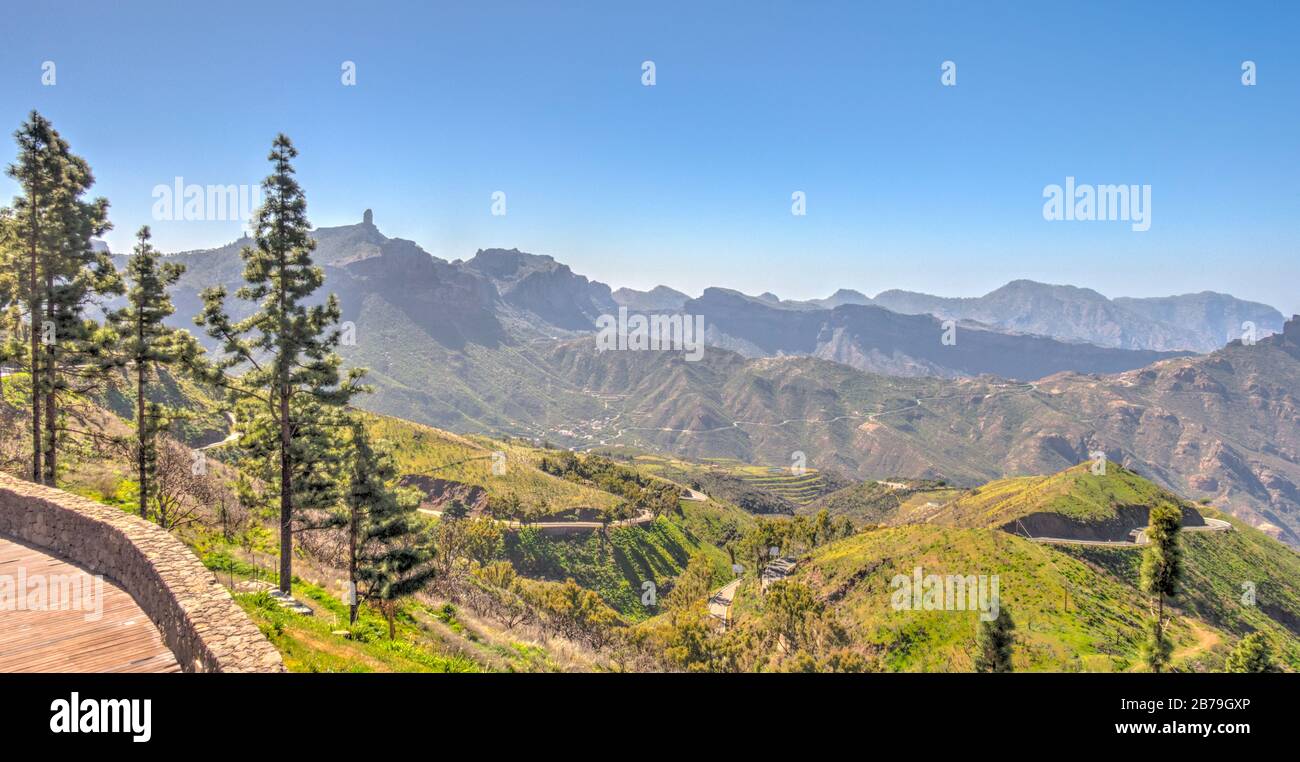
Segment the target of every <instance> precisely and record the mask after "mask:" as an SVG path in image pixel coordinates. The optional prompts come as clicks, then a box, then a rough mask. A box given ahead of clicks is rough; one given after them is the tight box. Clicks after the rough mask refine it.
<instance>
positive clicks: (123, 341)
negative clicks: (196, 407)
mask: <svg viewBox="0 0 1300 762" xmlns="http://www.w3.org/2000/svg"><path fill="white" fill-rule="evenodd" d="M149 240H150V233H149V227H148V226H147V225H146V226H144V227H141V228H140V231H139V232H138V233H136V245H135V251H134V252H133V253H132V255H131V258H130V260H129V262H128V263H127V277H128V278H129V279H130V281H131V288H130V290H129V291H128V292H127V306H126V307H123V308H122V309H121V310H118V311H117V312H115V313H113V314H111V315H110V316H109V318H110V320H111V322H112V323H113V325H114V327H115V328H116V329H117V332H118V335H119V337H120V343H119V349H118V351H119V353H120V355H119V356H120V358H121V360H120V361H121V362H122V363H123V364H125V365H126V366H127V367H128V370H129V371H130V373H131V375H132V376H133V378H134V381H135V433H136V443H135V444H136V446H135V466H136V473H137V474H138V478H139V480H140V517H141V518H144V519H147V518H149V500H150V498H151V497H152V494H153V481H154V475H155V472H156V469H157V465H158V434H159V433H160V432H161V431H162V430H163V429H164V428H165V426H166V423H167V419H168V414H167V412H166V410H165V409H164V407H163V406H162V405H160V404H158V403H156V402H152V401H150V400H149V395H148V390H149V384H150V383H151V381H152V380H153V378H154V377H155V376H156V374H157V372H158V369H159V368H160V367H164V366H171V365H175V364H177V363H178V362H179V361H181V360H182V359H185V358H193V357H195V356H197V354H198V349H197V345H196V342H195V341H194V339H193V337H192V336H191V335H190V334H189V333H188V332H185V331H177V330H175V329H173V328H169V327H167V326H166V325H165V324H164V323H163V321H164V320H166V319H167V318H168V317H169V316H170V315H171V314H172V313H173V312H175V308H174V307H173V306H172V301H171V297H170V296H169V295H168V293H167V289H168V287H170V286H172V285H174V284H175V283H176V281H178V280H179V279H180V277H181V275H182V274H183V273H184V272H185V266H184V265H182V264H180V263H177V262H163V261H162V258H161V255H160V254H159V253H158V251H157V250H155V249H154V248H153V245H152V244H150V242H149Z"/></svg>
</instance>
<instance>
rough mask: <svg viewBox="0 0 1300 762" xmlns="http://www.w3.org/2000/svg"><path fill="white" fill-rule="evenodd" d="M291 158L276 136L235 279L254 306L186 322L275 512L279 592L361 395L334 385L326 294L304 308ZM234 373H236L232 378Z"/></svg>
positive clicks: (304, 260) (307, 255)
mask: <svg viewBox="0 0 1300 762" xmlns="http://www.w3.org/2000/svg"><path fill="white" fill-rule="evenodd" d="M297 155H298V152H297V151H296V150H295V149H294V147H293V144H292V143H291V142H290V141H289V138H288V137H286V136H284V135H279V136H277V137H276V139H275V142H274V143H273V144H272V147H271V153H270V155H269V156H268V159H269V160H270V162H271V164H272V167H273V169H272V173H271V174H270V175H269V176H268V177H267V178H266V179H265V180H264V181H263V182H262V190H263V197H264V198H265V199H266V201H265V203H264V204H263V206H262V207H261V208H260V209H258V211H257V215H256V218H255V219H254V223H253V227H254V231H253V245H252V246H246V247H244V249H243V250H242V251H241V252H240V255H241V257H242V258H243V260H244V281H245V285H244V286H243V287H241V288H240V289H239V290H238V291H237V292H236V293H235V296H236V298H238V299H242V300H246V301H254V302H257V303H258V304H257V309H256V310H255V311H254V312H253V314H251V315H249V316H248V317H247V318H244V319H243V320H240V321H238V322H236V321H233V320H232V319H231V317H230V316H229V314H228V313H227V310H226V303H225V302H226V290H225V288H223V287H220V286H218V287H214V288H210V289H207V290H205V291H204V292H203V301H204V308H203V313H202V314H201V315H199V316H198V317H197V318H195V320H196V322H197V323H198V324H199V325H201V326H203V327H204V328H205V330H206V332H207V334H208V335H209V336H211V337H213V338H214V339H217V340H218V341H220V342H221V355H222V356H221V358H220V359H219V361H218V362H217V364H216V368H215V371H216V373H215V374H214V375H213V376H212V377H211V380H212V382H213V383H215V384H217V385H219V386H221V387H224V388H225V389H226V390H227V392H228V393H229V395H230V398H231V401H232V402H234V403H235V414H236V420H237V426H238V427H239V429H238V430H239V431H240V432H241V437H240V444H241V446H243V447H245V448H247V449H248V450H249V452H250V454H251V455H252V456H253V458H254V460H255V461H256V462H258V463H259V464H260V468H259V470H260V472H261V476H262V477H263V478H264V480H265V481H266V483H267V484H268V486H269V490H270V493H271V495H272V496H273V497H278V499H279V508H280V590H281V591H282V592H284V593H285V594H288V593H289V592H290V588H291V585H292V579H293V531H294V530H293V522H294V518H295V514H296V513H298V512H301V511H306V510H327V509H328V508H329V507H330V506H331V505H333V504H334V502H335V500H336V495H335V494H333V493H334V487H333V484H334V482H333V479H332V478H331V473H330V469H331V466H330V464H329V463H328V461H329V460H330V459H331V458H333V457H335V456H336V454H335V453H332V452H331V447H332V446H333V443H334V441H335V437H334V436H333V435H332V433H331V432H330V431H329V430H330V428H331V427H333V426H337V425H339V421H338V414H339V411H340V410H341V409H342V406H344V405H345V404H346V403H347V402H348V400H349V399H351V397H352V395H353V394H355V393H356V392H358V391H361V387H360V386H359V383H360V378H361V376H362V374H363V372H362V371H360V370H353V371H351V372H349V373H348V375H347V377H346V379H342V380H341V374H340V371H339V365H340V363H341V360H340V358H339V356H338V354H336V353H335V349H336V348H337V347H338V344H339V330H338V328H337V325H338V322H339V305H338V299H337V298H336V297H335V296H334V295H333V294H331V295H330V296H329V297H328V298H327V299H326V300H325V302H324V303H323V304H316V305H308V300H309V299H310V297H311V296H312V295H313V294H314V293H315V292H316V290H317V289H318V288H320V286H321V285H322V284H323V283H324V280H325V275H324V273H323V272H322V271H321V269H320V268H319V267H317V266H315V265H314V264H313V263H312V259H311V253H312V250H313V249H315V247H316V243H315V241H314V240H312V238H311V236H310V234H309V231H310V226H309V225H308V223H307V201H306V198H305V197H304V195H303V192H302V188H301V187H300V186H299V185H298V182H297V180H295V179H294V169H293V165H292V164H291V162H292V160H293V158H294V157H295V156H297ZM236 369H240V370H243V371H244V372H243V374H242V375H240V376H234V375H232V374H231V372H232V371H234V370H236Z"/></svg>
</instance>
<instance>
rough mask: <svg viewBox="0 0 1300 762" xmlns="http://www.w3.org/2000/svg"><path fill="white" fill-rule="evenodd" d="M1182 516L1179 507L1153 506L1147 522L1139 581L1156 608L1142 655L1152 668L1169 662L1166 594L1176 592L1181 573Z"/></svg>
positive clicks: (1155, 668)
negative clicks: (1146, 540) (1145, 542)
mask: <svg viewBox="0 0 1300 762" xmlns="http://www.w3.org/2000/svg"><path fill="white" fill-rule="evenodd" d="M1182 518H1183V515H1182V511H1181V510H1179V508H1178V507H1177V506H1174V505H1160V506H1156V507H1155V508H1153V509H1151V514H1150V518H1149V524H1150V526H1148V527H1147V530H1146V535H1147V538H1148V539H1149V541H1150V543H1151V544H1150V545H1148V546H1147V549H1146V551H1145V552H1144V553H1143V554H1142V567H1141V570H1140V583H1141V587H1142V592H1144V593H1146V594H1147V595H1149V596H1151V597H1152V603H1153V606H1154V609H1155V610H1154V611H1153V612H1152V619H1151V620H1150V621H1149V622H1148V624H1147V636H1146V641H1145V642H1144V643H1143V646H1142V656H1143V660H1144V661H1145V662H1146V664H1147V666H1148V667H1149V668H1150V669H1151V671H1152V672H1159V671H1161V670H1162V669H1164V668H1165V667H1166V666H1168V664H1169V657H1170V654H1171V653H1172V652H1173V644H1172V643H1170V641H1169V635H1168V633H1167V632H1166V631H1165V630H1166V628H1165V597H1166V596H1170V597H1172V596H1174V595H1176V594H1177V592H1178V581H1179V579H1180V578H1181V577H1182V573H1183V571H1182V550H1181V549H1180V548H1179V547H1178V530H1179V527H1180V526H1181V524H1182Z"/></svg>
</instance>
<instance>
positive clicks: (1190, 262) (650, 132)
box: [0, 0, 1300, 314]
mask: <svg viewBox="0 0 1300 762" xmlns="http://www.w3.org/2000/svg"><path fill="white" fill-rule="evenodd" d="M1046 6H1050V7H1046ZM1138 6H1139V4H1136V3H1131V2H1123V3H1113V4H1110V3H1087V4H1070V3H1050V4H1047V3H1029V2H1025V3H996V2H961V3H935V4H931V3H917V2H908V3H898V2H890V3H868V2H845V3H816V2H799V3H795V2H790V3H762V2H752V1H751V2H744V3H724V2H718V1H716V0H695V2H688V3H680V4H678V3H673V2H661V1H658V0H656V1H655V2H639V3H622V2H591V3H581V4H576V3H556V2H546V3H543V2H534V3H513V2H486V3H485V2H474V3H468V2H466V3H434V2H422V3H410V4H386V3H372V2H348V3H334V4H331V3H323V2H312V3H302V4H296V3H293V4H291V3H278V2H273V1H271V0H262V1H261V2H256V3H242V2H218V3H203V4H185V6H184V8H185V11H184V13H183V14H182V13H181V12H179V11H178V10H177V9H178V8H179V7H180V6H177V5H176V4H175V3H173V2H168V3H144V2H135V3H104V2H98V1H95V2H85V3H51V2H42V3H37V4H28V3H6V8H5V10H4V19H3V25H2V26H0V127H2V128H3V129H4V131H5V132H12V131H13V129H15V128H17V127H18V125H19V123H20V122H21V121H22V120H23V118H24V117H25V115H26V114H27V112H28V111H29V110H31V109H33V108H35V109H38V110H39V111H41V112H42V113H43V114H45V115H46V116H47V117H49V118H50V119H51V120H52V121H53V122H54V124H55V126H56V128H58V129H59V130H60V131H61V132H62V133H63V134H64V136H65V137H67V138H68V139H69V140H70V142H71V143H72V146H73V149H74V150H75V151H77V152H78V153H80V154H81V155H83V156H85V157H86V158H87V159H88V160H89V161H90V163H91V165H92V167H93V168H94V170H95V173H96V176H97V178H98V180H99V182H98V184H97V186H96V190H97V192H98V193H99V194H102V195H105V196H107V197H108V198H109V199H110V201H111V202H112V205H113V220H114V222H115V224H116V229H115V230H114V231H113V232H112V233H111V234H110V235H109V241H110V244H111V245H112V246H113V248H114V249H115V250H123V249H126V248H129V241H130V239H131V237H132V235H133V233H134V231H135V229H136V228H137V227H139V225H141V224H144V223H148V224H151V225H152V226H153V228H154V233H155V239H156V242H157V243H158V245H159V246H160V247H161V248H163V249H164V250H168V251H174V250H182V249H190V248H199V247H207V246H213V245H218V244H221V243H224V242H227V241H229V240H232V239H233V238H235V237H236V236H237V234H238V230H239V227H240V223H238V222H193V221H190V222H183V221H182V222H167V221H158V220H154V219H153V218H152V217H153V215H152V209H153V205H154V201H155V199H154V197H153V195H152V192H153V189H154V187H155V186H157V185H160V184H162V185H171V184H172V183H173V182H174V178H176V177H178V176H179V177H183V178H184V180H185V182H187V183H198V184H201V185H210V184H212V185H215V184H222V185H226V184H241V183H250V184H256V183H257V182H259V181H260V180H261V178H262V177H263V176H264V175H265V174H266V172H267V164H266V162H265V155H266V152H267V150H268V149H269V146H270V142H271V139H272V138H273V137H274V135H275V133H276V132H278V131H284V132H286V133H287V134H289V135H290V136H291V137H292V138H293V140H294V141H295V143H296V144H297V146H298V149H299V150H300V152H301V156H300V157H299V161H298V170H299V176H300V179H301V181H302V183H303V185H304V187H305V188H306V191H307V197H308V210H309V216H310V219H311V220H312V222H313V223H314V224H316V225H337V224H343V223H350V222H355V221H359V220H360V218H361V213H362V210H363V209H365V208H366V207H372V208H373V209H374V210H375V221H376V223H377V224H378V225H379V227H380V229H381V230H382V231H383V232H384V233H386V234H388V235H390V236H396V237H402V238H409V239H413V240H415V241H416V242H418V243H419V244H420V245H421V246H423V247H424V248H425V249H427V250H429V251H430V252H431V253H433V254H435V255H437V256H440V257H444V258H447V259H456V258H465V257H469V256H472V255H473V253H474V251H475V250H476V249H478V248H482V247H490V246H502V247H507V248H509V247H518V248H520V249H523V250H525V251H531V252H534V253H544V254H551V255H553V256H555V257H556V258H557V259H559V260H561V261H563V262H566V263H568V264H570V265H571V266H572V267H573V269H574V270H575V271H576V272H579V273H582V274H585V275H588V276H590V277H593V278H595V279H598V280H602V281H604V282H607V283H609V284H610V285H612V286H615V287H617V286H622V285H628V286H633V287H638V288H648V287H650V286H653V285H655V284H658V283H665V284H668V285H671V286H674V287H676V288H679V289H681V290H684V291H687V292H690V293H692V294H695V293H698V292H699V291H700V290H701V289H702V288H704V287H705V286H709V285H727V286H730V287H733V288H738V289H741V290H744V291H747V292H751V293H757V292H761V291H773V292H775V293H777V294H779V295H781V296H782V297H787V298H808V297H814V296H823V295H826V294H828V293H830V292H831V291H833V290H834V289H836V288H840V287H846V288H855V289H858V290H860V291H863V292H866V293H868V294H875V293H877V292H879V291H881V290H884V289H886V288H908V289H915V290H923V291H929V292H934V293H941V294H948V295H977V294H981V293H984V292H986V291H988V290H990V289H992V288H995V287H997V286H998V285H1001V284H1002V283H1004V282H1006V281H1008V280H1011V279H1014V278H1032V279H1035V280H1042V281H1048V282H1055V283H1073V284H1076V285H1081V286H1089V287H1092V288H1095V289H1097V290H1099V291H1101V292H1102V293H1104V294H1107V295H1109V296H1120V295H1155V294H1168V293H1182V292H1188V291H1200V290H1205V289H1212V290H1219V291H1227V292H1230V293H1233V294H1235V295H1237V296H1240V297H1244V298H1251V299H1257V300H1261V301H1265V302H1268V303H1270V304H1273V305H1274V306H1276V307H1278V308H1279V309H1282V310H1283V311H1285V312H1287V313H1288V314H1289V313H1291V312H1300V287H1297V284H1300V214H1298V212H1300V185H1298V184H1297V179H1298V178H1300V118H1298V117H1300V44H1298V43H1297V40H1300V34H1298V33H1300V10H1297V9H1296V8H1297V6H1294V5H1292V4H1289V3H1269V4H1259V5H1255V4H1249V3H1238V2H1234V3H1228V2H1223V3H1215V4H1204V5H1201V4H1192V3H1178V4H1173V3H1169V4H1154V3H1153V4H1141V6H1142V7H1138ZM1148 6H1150V7H1148ZM1156 6H1161V8H1157V7H1156ZM646 60H652V61H654V63H655V79H656V81H655V85H654V86H653V87H646V86H644V85H643V84H642V76H643V75H642V62H643V61H646ZM1246 60H1251V61H1254V62H1255V63H1256V65H1257V82H1258V83H1257V84H1256V85H1255V86H1253V87H1246V86H1243V84H1242V62H1243V61H1246ZM45 61H52V62H54V64H55V69H54V73H55V75H56V80H55V84H54V85H53V86H47V85H43V84H42V74H43V64H44V62H45ZM345 61H352V62H354V63H355V66H356V85H355V86H345V85H343V84H342V82H341V74H342V66H343V62H345ZM944 61H953V62H955V63H956V66H957V69H956V72H957V84H956V86H955V87H945V86H943V85H942V84H941V82H940V75H941V64H942V63H943V62H944ZM12 154H13V151H12V149H5V150H4V151H3V153H0V155H2V156H3V157H4V158H5V159H6V160H10V158H9V157H11V156H12ZM1067 176H1073V177H1075V178H1076V179H1077V182H1078V183H1080V184H1094V185H1109V184H1125V185H1150V186H1151V199H1152V201H1151V209H1150V220H1151V226H1150V230H1149V231H1147V232H1134V231H1133V230H1131V226H1130V224H1129V223H1127V222H1122V221H1113V222H1112V221H1091V222H1085V221H1047V220H1044V219H1043V203H1044V200H1043V189H1044V187H1045V186H1047V185H1050V184H1054V183H1055V184H1063V183H1064V182H1065V178H1066V177H1067ZM14 191H15V187H14V185H13V183H12V182H11V181H9V180H8V179H7V178H5V179H3V180H0V198H2V199H3V200H4V202H5V203H8V199H9V198H10V197H11V196H12V195H13V193H14ZM495 191H502V192H504V193H505V194H506V211H507V213H506V215H505V216H493V215H492V213H491V211H492V199H491V196H492V193H493V192H495ZM795 191H803V192H804V193H805V194H806V199H807V214H806V215H805V216H795V215H793V214H791V194H792V193H793V192H795Z"/></svg>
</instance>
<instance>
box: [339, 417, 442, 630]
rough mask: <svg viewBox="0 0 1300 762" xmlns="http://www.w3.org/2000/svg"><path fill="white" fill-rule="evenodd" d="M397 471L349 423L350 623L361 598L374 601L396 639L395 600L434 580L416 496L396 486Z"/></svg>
mask: <svg viewBox="0 0 1300 762" xmlns="http://www.w3.org/2000/svg"><path fill="white" fill-rule="evenodd" d="M397 478H398V472H397V466H396V464H395V463H394V461H393V458H392V456H391V454H390V453H389V452H387V451H386V450H384V449H381V448H377V447H376V446H375V445H374V443H372V442H371V441H370V435H369V433H368V432H367V431H366V429H365V426H364V425H363V424H362V423H361V422H360V421H356V420H354V421H353V424H352V437H351V441H350V442H349V446H348V468H347V492H346V497H345V503H346V506H347V514H348V515H347V524H348V579H349V583H350V587H351V590H352V591H355V592H354V594H353V595H352V596H351V601H350V603H351V611H350V619H351V622H352V623H354V624H355V623H356V621H357V605H358V600H359V599H364V600H370V601H374V602H376V603H377V604H378V605H379V607H380V610H382V611H383V612H384V616H385V617H386V618H387V619H388V636H389V638H392V637H394V636H395V635H396V626H395V621H394V618H393V617H394V614H395V608H396V603H397V601H398V600H399V599H401V598H404V597H406V596H409V595H411V594H413V593H415V592H418V591H419V590H421V589H422V588H423V587H424V586H425V584H426V583H427V582H429V580H431V579H432V578H433V575H434V567H433V565H432V564H431V563H430V562H431V561H432V559H433V548H432V544H431V542H430V539H429V535H428V532H427V531H426V530H425V529H424V528H423V527H422V525H421V524H420V522H419V519H418V518H417V514H416V509H417V508H418V506H419V503H420V501H419V495H418V494H416V493H414V492H412V491H409V490H403V489H400V488H398V487H397V486H396V483H397Z"/></svg>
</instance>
